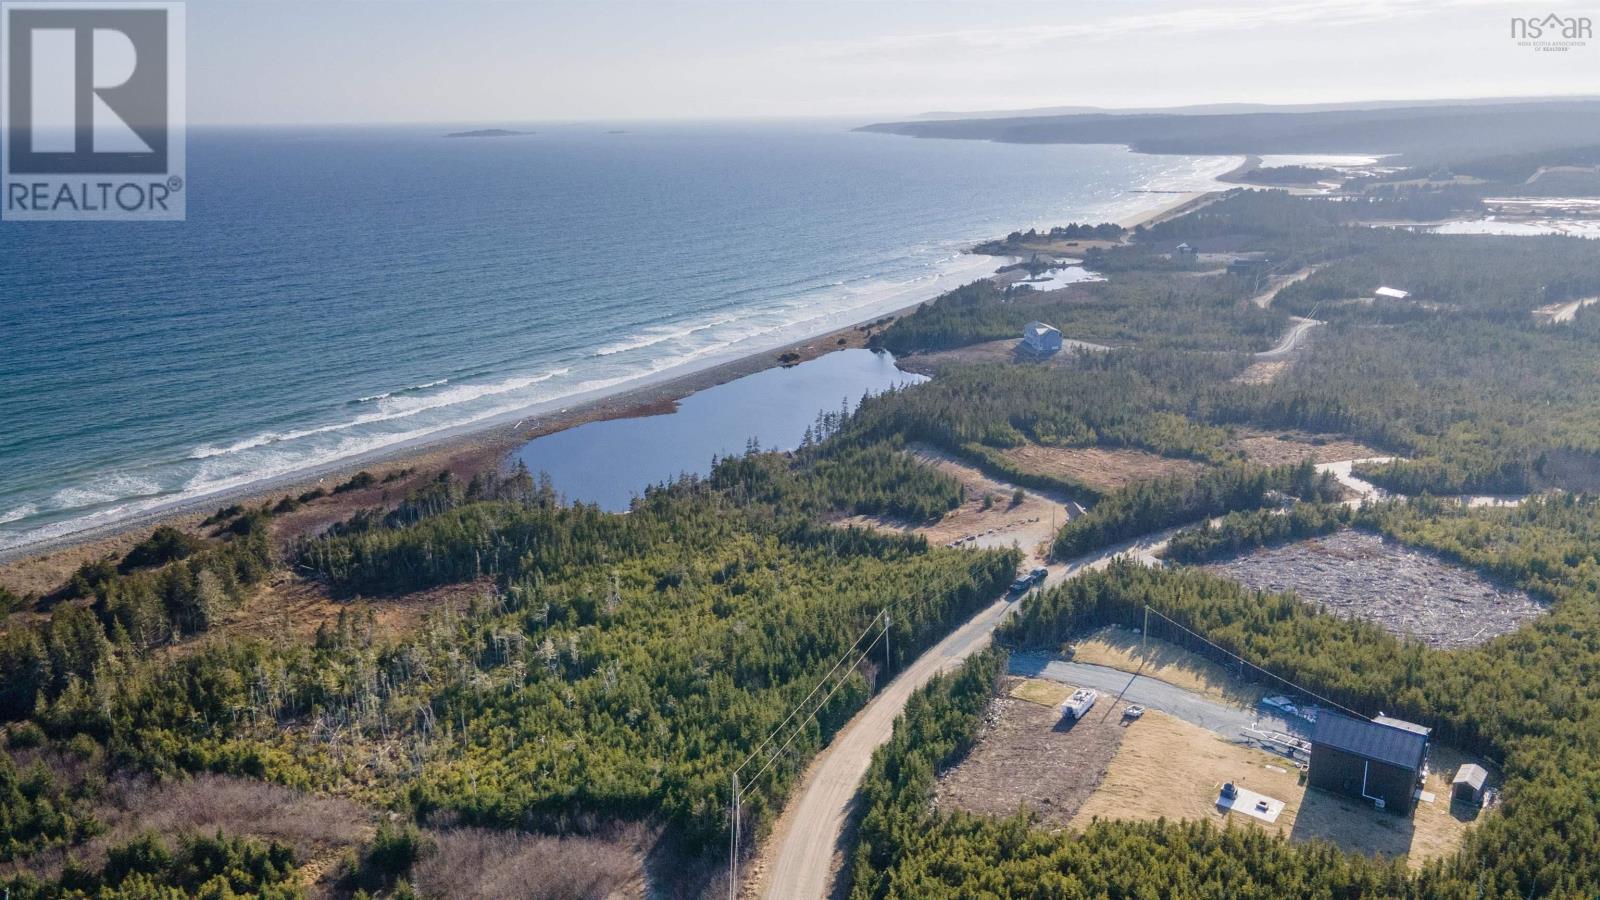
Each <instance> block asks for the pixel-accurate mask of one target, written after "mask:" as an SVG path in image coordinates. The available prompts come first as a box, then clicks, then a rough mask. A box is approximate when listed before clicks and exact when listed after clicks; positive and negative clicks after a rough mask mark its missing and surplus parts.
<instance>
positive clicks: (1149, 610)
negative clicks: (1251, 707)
mask: <svg viewBox="0 0 1600 900" xmlns="http://www.w3.org/2000/svg"><path fill="white" fill-rule="evenodd" d="M1144 608H1145V612H1147V613H1155V614H1156V615H1158V616H1160V617H1161V618H1163V619H1166V620H1167V621H1168V622H1171V623H1172V624H1173V625H1174V626H1176V627H1177V628H1179V629H1181V630H1182V631H1185V632H1187V633H1189V634H1191V635H1193V636H1194V637H1196V638H1199V639H1200V640H1201V641H1204V642H1205V643H1207V644H1210V645H1211V646H1212V647H1215V648H1216V649H1217V651H1218V652H1220V653H1222V654H1224V655H1227V656H1231V657H1233V658H1234V659H1236V660H1238V661H1239V663H1240V664H1241V665H1246V666H1249V667H1250V668H1252V669H1255V670H1256V671H1257V672H1260V673H1261V674H1263V675H1266V676H1267V677H1269V678H1276V679H1277V680H1279V681H1281V682H1283V683H1284V684H1286V685H1288V686H1289V687H1291V688H1293V689H1294V690H1296V691H1299V692H1300V693H1302V694H1305V695H1306V696H1308V697H1315V698H1317V699H1318V700H1321V701H1322V702H1323V703H1326V704H1328V705H1329V706H1334V707H1338V708H1339V709H1342V710H1344V711H1345V712H1347V713H1349V714H1351V715H1353V716H1355V717H1356V718H1358V719H1365V718H1366V716H1365V715H1363V714H1362V713H1358V712H1356V711H1355V710H1353V709H1351V708H1350V707H1348V706H1345V705H1344V704H1343V703H1338V702H1335V701H1333V700H1329V699H1328V698H1327V697H1324V696H1322V695H1321V694H1319V693H1317V692H1316V691H1313V690H1309V689H1307V688H1304V687H1301V686H1300V685H1298V684H1295V683H1294V682H1292V681H1290V680H1289V679H1287V678H1284V677H1282V676H1280V675H1275V674H1273V673H1271V672H1269V671H1267V670H1266V669H1263V668H1261V667H1260V666H1258V665H1256V664H1255V663H1253V662H1251V661H1250V660H1248V659H1245V658H1244V657H1242V656H1240V655H1239V654H1237V653H1234V652H1233V651H1232V650H1229V649H1227V648H1225V647H1223V646H1222V645H1221V644H1218V643H1217V642H1216V641H1213V640H1211V639H1210V638H1208V637H1206V636H1205V635H1203V634H1201V633H1199V632H1198V631H1195V630H1194V629H1192V628H1189V627H1187V626H1185V625H1184V624H1182V623H1181V622H1179V621H1177V620H1176V619H1174V618H1172V617H1171V616H1169V615H1167V614H1166V613H1163V612H1162V611H1161V610H1159V609H1155V608H1154V607H1152V606H1150V604H1148V603H1146V604H1145V607H1144ZM1147 630H1148V629H1147Z"/></svg>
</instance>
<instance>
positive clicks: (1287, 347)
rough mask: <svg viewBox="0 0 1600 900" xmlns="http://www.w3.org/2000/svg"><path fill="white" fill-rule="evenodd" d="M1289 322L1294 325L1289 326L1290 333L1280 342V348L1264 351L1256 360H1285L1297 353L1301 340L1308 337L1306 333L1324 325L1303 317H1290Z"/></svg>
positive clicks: (1257, 355)
mask: <svg viewBox="0 0 1600 900" xmlns="http://www.w3.org/2000/svg"><path fill="white" fill-rule="evenodd" d="M1289 321H1291V322H1293V323H1294V324H1293V325H1291V326H1289V331H1288V333H1286V334H1285V335H1284V336H1283V340H1281V341H1279V342H1278V346H1276V347H1273V348H1272V349H1271V350H1263V351H1261V352H1260V353H1257V354H1256V359H1283V358H1284V357H1286V356H1288V355H1289V354H1291V353H1293V352H1294V351H1295V348H1297V347H1298V346H1299V345H1300V341H1301V339H1302V338H1304V337H1305V336H1306V332H1308V331H1310V330H1311V329H1313V328H1315V327H1316V326H1318V325H1321V324H1322V323H1321V322H1320V321H1318V320H1316V319H1307V318H1304V317H1302V316H1290V317H1289Z"/></svg>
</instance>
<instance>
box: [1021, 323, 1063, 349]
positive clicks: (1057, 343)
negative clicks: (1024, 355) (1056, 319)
mask: <svg viewBox="0 0 1600 900" xmlns="http://www.w3.org/2000/svg"><path fill="white" fill-rule="evenodd" d="M1022 345H1023V346H1024V347H1026V348H1028V350H1030V351H1031V352H1033V353H1035V354H1038V355H1039V356H1049V355H1050V354H1052V353H1060V352H1061V331H1060V330H1059V329H1057V328H1056V327H1055V326H1053V325H1046V324H1045V323H1043V322H1029V323H1028V327H1027V328H1024V329H1023V330H1022Z"/></svg>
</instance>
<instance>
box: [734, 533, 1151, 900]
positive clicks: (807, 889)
mask: <svg viewBox="0 0 1600 900" xmlns="http://www.w3.org/2000/svg"><path fill="white" fill-rule="evenodd" d="M1174 531H1176V529H1172V530H1169V531H1163V532H1160V533H1158V534H1155V535H1151V536H1148V537H1145V538H1141V539H1140V540H1137V541H1132V542H1129V543H1126V544H1122V545H1119V546H1117V547H1113V548H1111V549H1108V550H1104V551H1101V552H1100V553H1096V554H1093V555H1091V556H1087V557H1084V558H1083V559H1080V560H1076V561H1074V562H1072V563H1069V564H1067V565H1064V566H1062V565H1057V566H1052V567H1050V570H1051V571H1050V576H1049V578H1047V579H1046V580H1045V584H1046V585H1047V586H1048V585H1054V584H1059V583H1061V582H1062V581H1065V580H1066V579H1069V578H1073V577H1075V576H1077V575H1078V574H1080V573H1082V572H1084V571H1087V570H1089V569H1098V568H1103V567H1104V566H1106V565H1107V564H1108V563H1110V562H1111V560H1113V559H1115V558H1116V557H1118V556H1122V555H1124V554H1127V555H1131V556H1133V557H1135V558H1138V559H1142V560H1147V561H1148V560H1153V559H1154V554H1155V552H1156V551H1157V550H1159V549H1160V547H1161V546H1162V545H1164V544H1165V543H1166V540H1167V538H1168V537H1170V536H1171V534H1172V533H1173V532H1174ZM1026 601H1027V598H1026V597H1024V598H1022V599H1021V600H1018V601H1010V600H1007V599H1003V598H1002V599H1000V600H996V601H995V602H994V603H992V604H990V605H989V606H988V608H986V609H984V610H983V611H982V612H980V613H978V614H977V615H975V616H973V617H972V618H971V619H968V620H967V621H966V623H964V624H963V625H961V627H959V628H957V629H956V630H955V631H954V632H952V633H951V634H950V635H948V636H947V637H945V639H944V640H942V641H940V642H939V643H938V644H935V645H934V647H933V649H931V650H928V651H927V652H925V653H923V654H922V655H921V656H919V657H917V659H916V661H915V662H913V663H912V664H911V665H910V666H909V667H907V668H906V669H905V670H903V671H902V672H900V674H899V675H897V676H896V677H895V679H894V680H893V681H891V682H890V683H889V686H888V687H886V688H884V689H883V691H881V692H880V693H879V694H878V695H877V696H876V697H874V698H872V700H871V701H870V702H868V703H867V705H866V707H865V708H864V709H862V710H861V712H859V713H857V714H856V717H855V718H853V719H851V720H850V723H849V724H848V725H846V726H845V727H844V729H843V730H842V731H840V732H839V733H838V735H836V736H835V737H834V739H833V741H832V743H830V744H829V745H828V747H827V749H825V750H824V751H823V752H822V753H821V754H819V755H818V756H817V758H816V759H815V760H814V761H813V762H812V764H811V767H810V768H809V769H807V770H806V774H805V777H804V778H803V779H802V780H801V783H800V786H799V789H798V790H797V791H796V793H795V796H794V799H793V800H791V801H790V803H789V804H788V805H787V807H786V808H785V809H784V811H783V814H782V815H781V816H780V817H779V818H778V821H777V823H776V825H775V827H774V828H773V833H772V837H771V838H770V839H769V841H768V845H767V848H766V849H765V851H764V852H763V853H762V854H761V857H762V858H764V859H766V860H767V861H768V870H767V871H766V872H765V873H763V874H762V877H761V881H764V882H765V890H764V891H763V892H762V894H761V896H763V897H767V898H772V900H821V898H823V897H827V896H828V894H829V891H830V890H831V889H832V884H833V876H834V866H833V859H834V854H835V851H837V850H841V849H844V848H842V847H841V846H840V842H841V840H842V839H843V837H844V834H845V824H846V822H847V821H848V819H849V817H850V807H851V805H852V803H853V802H854V801H855V796H856V788H857V787H858V786H859V785H860V784H861V779H862V778H863V777H864V776H865V775H866V774H867V768H868V767H869V766H870V765H871V764H872V753H873V751H874V750H877V749H878V747H880V746H882V745H883V744H885V743H887V742H888V740H889V737H890V735H892V734H893V733H894V721H895V719H897V718H899V716H900V713H901V712H903V711H904V710H905V706H906V701H907V700H909V699H910V698H911V694H912V693H913V692H915V691H916V689H917V688H919V687H922V686H923V685H924V684H927V683H928V681H929V680H931V679H932V678H933V676H935V675H937V674H939V673H940V672H944V671H948V670H950V669H953V668H955V667H956V666H958V665H960V664H961V663H962V662H963V661H964V660H965V659H966V658H967V657H969V656H971V655H972V654H973V653H975V652H977V651H978V650H981V649H983V648H984V647H986V646H988V645H989V641H990V638H991V636H992V635H993V633H994V629H995V627H996V626H998V625H999V624H1000V623H1001V622H1002V621H1004V620H1005V619H1006V617H1007V616H1009V615H1010V614H1011V610H1012V608H1013V607H1015V606H1016V605H1017V604H1019V603H1024V602H1026Z"/></svg>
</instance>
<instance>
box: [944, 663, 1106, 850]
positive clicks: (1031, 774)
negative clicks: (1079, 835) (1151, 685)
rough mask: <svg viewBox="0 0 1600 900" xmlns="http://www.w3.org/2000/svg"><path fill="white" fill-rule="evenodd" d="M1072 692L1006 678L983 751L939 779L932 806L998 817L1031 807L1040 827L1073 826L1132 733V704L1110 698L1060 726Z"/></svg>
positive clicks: (1051, 684)
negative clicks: (1128, 711) (1128, 716)
mask: <svg viewBox="0 0 1600 900" xmlns="http://www.w3.org/2000/svg"><path fill="white" fill-rule="evenodd" d="M1071 694H1072V688H1070V687H1067V686H1065V685H1062V684H1058V683H1056V682H1053V681H1042V680H1037V679H1024V678H1010V679H1007V683H1006V690H1005V691H1004V692H1003V693H1002V694H1001V696H999V697H997V698H996V699H995V701H994V704H993V706H991V707H990V710H989V718H988V722H987V723H986V724H985V727H984V730H983V733H982V734H981V735H980V737H979V741H978V744H977V746H976V747H974V748H973V750H972V752H971V753H969V754H967V757H966V758H965V759H964V760H962V761H961V763H960V764H958V765H957V766H956V767H955V768H953V769H951V770H950V771H948V772H946V773H945V774H944V776H943V777H942V778H940V780H939V787H938V790H937V791H936V792H935V794H934V802H935V803H936V804H937V805H939V806H940V807H942V808H955V809H963V810H966V811H968V812H974V813H981V814H984V815H993V816H1004V815H1010V814H1011V813H1014V812H1016V811H1017V810H1018V809H1020V808H1022V807H1027V808H1028V809H1030V810H1032V811H1033V812H1034V813H1036V814H1037V815H1038V816H1039V819H1040V821H1042V822H1046V823H1050V824H1054V825H1065V824H1067V823H1068V822H1069V821H1071V819H1072V817H1073V815H1074V814H1075V813H1076V812H1077V810H1078V807H1079V806H1081V805H1082V804H1083V802H1084V801H1085V800H1087V799H1088V798H1089V795H1090V794H1092V793H1094V790H1095V788H1096V787H1097V786H1098V785H1099V784H1100V780H1101V779H1102V778H1103V777H1105V773H1106V766H1107V764H1109V763H1110V761H1111V758H1112V757H1113V756H1115V755H1116V753H1117V748H1118V747H1120V746H1121V745H1122V739H1123V735H1125V734H1126V733H1127V732H1128V730H1129V727H1130V726H1124V725H1123V724H1122V710H1123V709H1125V708H1126V707H1127V704H1125V703H1118V704H1113V703H1111V699H1110V698H1109V697H1101V699H1100V702H1099V703H1096V704H1095V706H1094V708H1093V709H1091V710H1090V711H1089V714H1088V716H1086V717H1084V718H1083V719H1082V720H1081V721H1077V722H1064V721H1062V718H1061V712H1060V703H1061V701H1062V700H1064V699H1066V698H1067V697H1068V696H1070V695H1071ZM1131 727H1137V726H1131Z"/></svg>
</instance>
